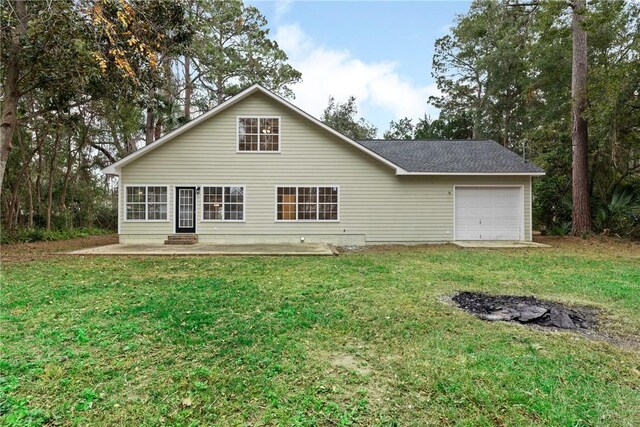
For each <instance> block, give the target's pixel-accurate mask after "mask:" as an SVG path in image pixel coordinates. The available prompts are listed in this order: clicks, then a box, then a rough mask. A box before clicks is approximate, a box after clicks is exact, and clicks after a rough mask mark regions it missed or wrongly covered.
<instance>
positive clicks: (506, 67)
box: [429, 0, 530, 148]
mask: <svg viewBox="0 0 640 427" xmlns="http://www.w3.org/2000/svg"><path fill="white" fill-rule="evenodd" d="M529 19H530V16H529V15H528V14H527V13H525V12H523V11H521V10H509V9H508V8H506V7H504V5H503V4H501V3H498V2H495V1H492V0H476V1H474V2H473V3H472V5H471V7H470V9H469V12H468V13H467V14H466V15H463V16H460V17H458V19H457V22H456V26H455V27H454V28H453V29H452V31H451V34H448V35H445V36H444V37H441V38H439V39H437V40H436V43H435V52H434V56H433V69H432V75H433V77H434V79H435V81H436V84H437V86H438V89H439V90H440V91H441V92H442V95H440V96H432V97H430V98H429V102H430V103H432V104H433V105H434V106H436V107H438V108H440V109H441V110H442V111H444V112H445V114H447V115H449V116H452V117H471V118H472V123H473V126H472V138H473V139H481V138H493V139H496V140H497V141H500V142H501V143H502V144H503V145H504V146H506V147H510V148H511V147H512V146H513V144H514V143H515V142H516V141H518V140H519V139H520V137H521V135H522V131H523V128H525V126H526V121H524V119H525V118H526V115H525V114H523V112H524V108H525V103H524V99H525V97H524V95H525V93H526V90H525V85H526V76H527V74H526V71H527V70H526V66H525V61H526V57H527V55H526V52H525V48H526V41H527V39H528V37H529V35H528V32H529V30H528V25H527V22H528V20H529Z"/></svg>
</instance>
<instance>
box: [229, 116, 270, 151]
mask: <svg viewBox="0 0 640 427" xmlns="http://www.w3.org/2000/svg"><path fill="white" fill-rule="evenodd" d="M238 151H258V152H269V151H271V152H274V151H275V152H277V151H280V119H279V118H278V117H239V118H238Z"/></svg>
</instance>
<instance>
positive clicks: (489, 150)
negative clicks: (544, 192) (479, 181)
mask: <svg viewBox="0 0 640 427" xmlns="http://www.w3.org/2000/svg"><path fill="white" fill-rule="evenodd" d="M357 142H358V143H359V144H361V145H362V146H364V147H366V148H368V149H369V150H371V151H373V152H375V153H376V154H378V155H380V156H382V157H384V158H385V159H387V160H389V161H391V162H393V163H395V164H396V165H398V166H400V167H401V168H403V169H405V170H406V171H408V172H443V173H456V172H459V173H540V172H544V170H543V169H542V168H540V167H538V166H536V165H535V164H533V163H530V162H528V161H523V159H522V156H520V155H518V154H516V153H514V152H513V151H511V150H509V149H507V148H505V147H503V146H502V145H500V144H498V143H497V142H495V141H492V140H486V141H475V140H474V141H469V140H455V141H446V140H444V141H404V140H398V141H390V140H366V141H357Z"/></svg>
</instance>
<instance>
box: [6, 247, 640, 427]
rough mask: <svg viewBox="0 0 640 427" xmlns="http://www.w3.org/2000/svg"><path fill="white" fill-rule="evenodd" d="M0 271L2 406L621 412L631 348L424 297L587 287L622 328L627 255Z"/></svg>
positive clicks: (328, 418) (105, 413)
mask: <svg viewBox="0 0 640 427" xmlns="http://www.w3.org/2000/svg"><path fill="white" fill-rule="evenodd" d="M2 283H3V285H2V307H1V316H2V317H1V323H0V327H1V338H2V344H1V345H2V348H1V350H2V351H1V353H2V354H1V357H2V359H1V361H0V373H1V376H2V378H1V379H0V390H1V391H2V395H1V397H0V414H1V415H0V417H1V418H0V421H1V422H3V423H5V424H8V425H28V424H35V425H38V424H46V423H50V424H62V425H74V424H82V425H87V424H91V425H96V424H98V425H113V424H121V425H140V424H146V425H156V424H160V423H166V424H168V425H196V424H198V425H211V424H217V425H236V424H252V425H255V424H258V425H260V424H275V425H375V424H379V425H395V424H399V425H470V426H471V425H473V426H476V425H540V426H542V425H544V426H547V425H567V426H574V425H607V426H615V425H621V426H623V425H629V426H631V425H637V424H639V423H640V412H639V408H640V355H639V354H638V352H637V350H634V349H633V348H625V347H619V346H615V345H612V344H609V343H607V342H605V341H598V340H588V339H586V338H584V337H583V336H581V335H577V334H574V333H568V332H541V331H538V330H533V329H529V328H526V327H523V326H520V325H513V324H505V323H485V322H482V321H480V320H478V319H476V318H474V317H472V316H469V315H467V314H465V313H462V312H460V311H459V310H457V309H456V308H454V307H452V306H450V305H447V304H445V303H443V302H442V301H440V297H442V296H443V295H447V294H450V293H452V292H453V291H456V290H482V291H486V292H501V293H513V294H526V295H530V294H533V295H536V296H537V297H540V298H546V299H553V300H558V301H563V302H565V303H570V304H586V305H591V306H595V307H597V308H599V309H600V310H602V314H601V328H604V329H606V330H608V331H609V332H610V333H612V334H616V335H619V336H631V337H633V336H634V334H636V335H637V331H638V330H640V267H639V265H638V258H637V257H634V256H630V255H624V254H623V255H621V254H616V253H610V254H603V253H596V252H594V253H589V252H584V251H580V252H572V251H571V250H557V249H549V250H523V251H513V250H511V251H464V250H459V249H457V248H452V247H449V246H445V247H427V248H414V249H391V250H389V251H386V252H383V251H379V252H363V253H350V254H343V255H341V256H339V257H319V258H312V257H299V258H298V257H290V258H286V257H278V258H267V257H265V258H261V257H245V258H237V257H236V258H234V257H213V258H206V257H199V258H175V259H172V258H164V257H162V258H153V257H150V258H80V257H60V258H54V259H50V260H47V261H39V262H32V263H29V264H21V265H11V266H8V267H6V268H4V271H3V276H2ZM635 338H636V339H637V337H635Z"/></svg>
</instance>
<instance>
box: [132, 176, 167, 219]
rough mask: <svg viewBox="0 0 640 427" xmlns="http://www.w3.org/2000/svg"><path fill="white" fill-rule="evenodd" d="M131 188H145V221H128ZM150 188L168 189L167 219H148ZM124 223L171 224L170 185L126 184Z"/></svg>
mask: <svg viewBox="0 0 640 427" xmlns="http://www.w3.org/2000/svg"><path fill="white" fill-rule="evenodd" d="M129 187H145V188H147V190H145V197H144V209H145V213H144V215H145V219H127V205H128V202H127V189H128V188H129ZM149 187H164V188H166V189H167V219H147V218H148V216H149V199H148V196H149V190H148V188H149ZM123 216H124V221H123V222H171V193H170V192H169V185H168V184H126V185H125V186H124V212H123Z"/></svg>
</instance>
